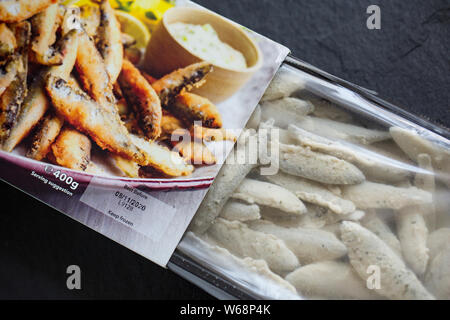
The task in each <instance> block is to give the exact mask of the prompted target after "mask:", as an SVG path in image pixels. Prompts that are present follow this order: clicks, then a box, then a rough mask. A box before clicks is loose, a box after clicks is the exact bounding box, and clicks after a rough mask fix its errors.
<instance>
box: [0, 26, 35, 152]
mask: <svg viewBox="0 0 450 320" xmlns="http://www.w3.org/2000/svg"><path fill="white" fill-rule="evenodd" d="M12 30H13V32H14V34H15V37H16V40H17V44H18V48H17V54H18V57H17V59H18V60H19V61H20V63H19V66H18V69H17V75H16V77H15V79H14V80H13V81H12V82H11V84H10V85H9V87H8V88H7V89H6V90H5V92H4V93H3V95H2V96H1V97H0V143H3V141H4V140H5V139H6V138H7V137H8V136H9V134H10V132H11V128H12V126H13V125H14V123H15V122H16V118H17V115H18V114H19V111H20V107H21V106H22V102H23V99H24V98H25V96H26V94H27V72H28V44H29V41H30V30H31V26H30V23H29V22H21V23H18V24H15V25H13V26H12Z"/></svg>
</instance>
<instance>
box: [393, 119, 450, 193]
mask: <svg viewBox="0 0 450 320" xmlns="http://www.w3.org/2000/svg"><path fill="white" fill-rule="evenodd" d="M389 132H390V133H391V136H392V138H393V139H394V141H395V142H396V143H397V145H398V146H399V147H400V149H402V150H403V151H404V152H405V153H406V154H407V155H408V156H409V157H410V158H411V160H413V161H415V162H418V156H419V155H420V154H422V153H425V154H428V155H429V156H430V157H431V162H432V166H433V168H434V169H435V170H436V171H443V174H444V175H445V177H443V180H444V182H445V183H446V184H447V186H449V185H450V177H449V176H450V151H449V150H446V149H444V148H443V147H439V146H437V145H436V144H434V143H432V142H430V141H428V140H426V139H424V138H422V137H421V136H420V135H419V134H418V133H416V132H414V131H411V130H407V129H403V128H399V127H391V128H390V129H389Z"/></svg>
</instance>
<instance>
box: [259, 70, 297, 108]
mask: <svg viewBox="0 0 450 320" xmlns="http://www.w3.org/2000/svg"><path fill="white" fill-rule="evenodd" d="M304 88H305V83H304V81H303V80H302V79H300V77H299V76H298V75H296V74H295V72H294V71H293V70H290V69H289V68H280V69H279V70H278V72H277V74H276V75H275V77H274V78H273V80H272V82H271V83H270V85H269V87H268V88H267V90H266V92H265V93H264V96H263V97H262V98H261V101H268V100H276V99H281V98H285V97H289V96H290V95H291V94H293V93H294V92H295V91H297V90H301V89H304Z"/></svg>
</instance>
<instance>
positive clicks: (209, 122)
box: [168, 92, 222, 128]
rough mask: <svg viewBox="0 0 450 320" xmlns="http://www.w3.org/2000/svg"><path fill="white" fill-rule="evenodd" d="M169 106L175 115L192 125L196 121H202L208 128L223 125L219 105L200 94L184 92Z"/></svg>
mask: <svg viewBox="0 0 450 320" xmlns="http://www.w3.org/2000/svg"><path fill="white" fill-rule="evenodd" d="M168 108H169V110H170V111H171V112H172V113H173V114H174V115H176V116H178V117H179V118H181V119H183V120H184V121H185V122H186V123H189V124H191V125H192V124H193V123H194V121H201V122H202V125H203V126H205V127H208V128H221V127H222V118H221V116H220V113H219V110H217V107H216V106H215V105H214V104H213V103H212V102H211V101H209V100H208V99H207V98H203V97H201V96H199V95H196V94H193V93H190V92H182V93H180V94H179V95H178V96H177V97H176V98H175V100H174V102H173V103H172V104H170V105H168Z"/></svg>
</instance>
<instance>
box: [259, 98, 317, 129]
mask: <svg viewBox="0 0 450 320" xmlns="http://www.w3.org/2000/svg"><path fill="white" fill-rule="evenodd" d="M261 110H262V120H263V121H267V120H269V119H274V120H275V125H277V126H279V127H287V126H288V125H289V124H290V123H297V122H300V121H302V119H303V117H304V116H306V115H307V114H309V113H311V112H312V111H313V110H314V106H313V105H312V104H311V103H310V102H309V101H305V100H301V99H297V98H290V97H288V98H283V99H279V100H273V101H265V102H262V103H261Z"/></svg>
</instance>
